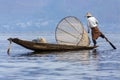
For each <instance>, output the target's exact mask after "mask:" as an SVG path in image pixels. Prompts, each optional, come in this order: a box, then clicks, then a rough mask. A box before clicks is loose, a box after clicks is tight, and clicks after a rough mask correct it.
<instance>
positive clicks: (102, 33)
mask: <svg viewBox="0 0 120 80" xmlns="http://www.w3.org/2000/svg"><path fill="white" fill-rule="evenodd" d="M102 34H103V33H102ZM103 35H104V34H103ZM104 38H105V40H106V41H107V42H108V43H109V44H110V45H111V46H112V47H113V49H117V48H116V47H115V46H114V45H113V44H112V43H111V42H110V41H109V40H108V38H107V37H106V36H105V35H104Z"/></svg>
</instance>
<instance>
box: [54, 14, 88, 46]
mask: <svg viewBox="0 0 120 80" xmlns="http://www.w3.org/2000/svg"><path fill="white" fill-rule="evenodd" d="M55 36H56V41H57V43H58V44H66V45H77V46H88V45H89V38H88V34H87V32H86V31H85V30H84V27H83V25H82V23H81V22H80V21H79V20H78V19H77V18H76V17H73V16H69V17H65V18H64V19H62V20H61V21H60V22H59V24H58V25H57V27H56V34H55Z"/></svg>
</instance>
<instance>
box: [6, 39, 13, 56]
mask: <svg viewBox="0 0 120 80" xmlns="http://www.w3.org/2000/svg"><path fill="white" fill-rule="evenodd" d="M8 40H9V41H10V44H9V46H8V50H7V54H8V55H10V49H11V44H12V41H11V40H10V39H8Z"/></svg>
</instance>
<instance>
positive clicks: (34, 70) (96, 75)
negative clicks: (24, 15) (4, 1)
mask: <svg viewBox="0 0 120 80" xmlns="http://www.w3.org/2000/svg"><path fill="white" fill-rule="evenodd" d="M28 35H29V36H28ZM106 35H107V36H108V38H109V39H110V41H111V42H112V43H114V45H115V46H116V47H117V50H113V49H112V48H111V46H110V45H109V44H108V43H107V42H105V40H103V39H99V40H98V45H99V47H98V48H97V49H94V50H89V51H88V50H85V51H69V52H47V53H46V52H41V54H38V53H34V52H32V51H30V50H27V49H24V48H22V47H20V46H18V45H16V44H14V43H12V48H11V51H10V56H8V55H7V53H6V52H7V48H8V45H9V42H8V41H7V38H9V37H18V38H21V39H26V40H32V39H35V38H37V37H41V36H42V37H45V38H46V39H47V41H48V42H50V43H54V42H55V40H54V35H53V34H39V33H34V34H32V33H10V34H7V33H2V34H0V37H1V38H0V47H1V49H0V80H120V49H119V47H120V38H119V36H120V34H117V33H116V34H106Z"/></svg>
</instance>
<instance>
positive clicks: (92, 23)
mask: <svg viewBox="0 0 120 80" xmlns="http://www.w3.org/2000/svg"><path fill="white" fill-rule="evenodd" d="M87 22H88V23H87V25H88V27H89V28H93V27H97V26H98V20H97V19H96V18H95V17H89V18H88V19H87Z"/></svg>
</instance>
